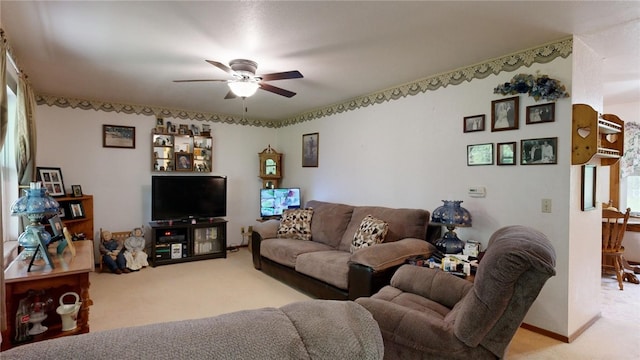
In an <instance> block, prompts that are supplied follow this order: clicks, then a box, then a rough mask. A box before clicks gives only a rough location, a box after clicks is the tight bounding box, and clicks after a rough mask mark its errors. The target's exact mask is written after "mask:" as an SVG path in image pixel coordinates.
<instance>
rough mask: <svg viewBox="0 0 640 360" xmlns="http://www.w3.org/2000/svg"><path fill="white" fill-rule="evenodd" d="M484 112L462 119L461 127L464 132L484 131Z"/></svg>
mask: <svg viewBox="0 0 640 360" xmlns="http://www.w3.org/2000/svg"><path fill="white" fill-rule="evenodd" d="M484 117H485V116H484V114H483V115H473V116H466V117H465V118H463V119H462V127H463V130H464V132H466V133H468V132H474V131H484Z"/></svg>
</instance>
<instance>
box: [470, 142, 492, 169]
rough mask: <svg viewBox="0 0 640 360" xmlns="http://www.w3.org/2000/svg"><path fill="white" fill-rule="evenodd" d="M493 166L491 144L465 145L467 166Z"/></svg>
mask: <svg viewBox="0 0 640 360" xmlns="http://www.w3.org/2000/svg"><path fill="white" fill-rule="evenodd" d="M476 165H493V143H488V144H476V145H467V166H476Z"/></svg>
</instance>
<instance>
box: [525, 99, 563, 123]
mask: <svg viewBox="0 0 640 360" xmlns="http://www.w3.org/2000/svg"><path fill="white" fill-rule="evenodd" d="M526 114H527V119H526V123H527V125H531V124H542V123H548V122H554V121H556V119H555V117H556V104H555V103H548V104H541V105H532V106H527V112H526Z"/></svg>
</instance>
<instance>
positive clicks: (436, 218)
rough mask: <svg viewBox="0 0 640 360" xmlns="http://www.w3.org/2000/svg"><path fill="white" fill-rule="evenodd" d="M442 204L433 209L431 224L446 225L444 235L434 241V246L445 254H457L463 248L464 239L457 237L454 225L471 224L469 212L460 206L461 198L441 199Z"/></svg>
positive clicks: (466, 225)
mask: <svg viewBox="0 0 640 360" xmlns="http://www.w3.org/2000/svg"><path fill="white" fill-rule="evenodd" d="M442 202H443V203H444V205H442V206H440V207H439V208H437V209H435V210H434V211H433V214H432V215H431V224H433V225H442V226H446V227H447V230H448V231H447V232H446V233H445V234H444V236H443V237H442V238H441V239H439V240H438V241H436V243H435V246H436V248H437V249H438V250H440V251H442V252H443V253H445V254H459V253H461V252H462V250H463V249H464V241H462V240H460V239H458V235H456V233H455V231H454V230H455V228H456V227H469V226H471V214H470V213H469V211H468V210H467V209H465V208H463V207H462V206H460V203H461V202H462V201H461V200H442Z"/></svg>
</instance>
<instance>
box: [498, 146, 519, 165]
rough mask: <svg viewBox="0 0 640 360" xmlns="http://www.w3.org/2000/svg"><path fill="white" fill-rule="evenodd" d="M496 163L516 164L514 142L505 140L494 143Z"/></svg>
mask: <svg viewBox="0 0 640 360" xmlns="http://www.w3.org/2000/svg"><path fill="white" fill-rule="evenodd" d="M496 152H497V153H498V155H497V156H496V163H497V164H498V165H515V164H516V143H515V141H514V142H506V143H498V144H497V145H496Z"/></svg>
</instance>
